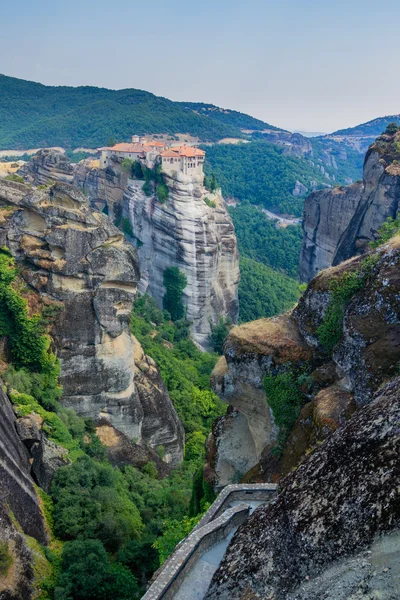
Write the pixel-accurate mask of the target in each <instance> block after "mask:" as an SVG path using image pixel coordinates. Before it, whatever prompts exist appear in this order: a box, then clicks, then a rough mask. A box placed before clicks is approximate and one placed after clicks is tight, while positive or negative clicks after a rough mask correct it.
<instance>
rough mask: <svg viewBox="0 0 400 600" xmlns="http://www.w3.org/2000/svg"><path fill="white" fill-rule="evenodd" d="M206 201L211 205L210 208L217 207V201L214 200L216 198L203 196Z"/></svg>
mask: <svg viewBox="0 0 400 600" xmlns="http://www.w3.org/2000/svg"><path fill="white" fill-rule="evenodd" d="M203 200H204V202H205V203H206V204H207V206H209V207H210V208H217V205H216V203H215V202H214V200H210V198H207V197H205V198H203Z"/></svg>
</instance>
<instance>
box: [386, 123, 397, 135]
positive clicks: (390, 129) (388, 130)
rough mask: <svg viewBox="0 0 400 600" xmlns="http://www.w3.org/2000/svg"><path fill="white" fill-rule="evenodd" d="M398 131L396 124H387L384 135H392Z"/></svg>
mask: <svg viewBox="0 0 400 600" xmlns="http://www.w3.org/2000/svg"><path fill="white" fill-rule="evenodd" d="M399 129H400V127H399V126H398V125H397V123H389V125H388V126H387V127H386V130H385V133H387V134H388V135H394V134H395V133H397V132H398V131H399Z"/></svg>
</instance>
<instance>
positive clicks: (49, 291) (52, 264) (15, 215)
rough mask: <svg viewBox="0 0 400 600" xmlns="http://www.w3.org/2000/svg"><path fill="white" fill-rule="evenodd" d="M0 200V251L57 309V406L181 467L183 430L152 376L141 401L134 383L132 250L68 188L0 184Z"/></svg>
mask: <svg viewBox="0 0 400 600" xmlns="http://www.w3.org/2000/svg"><path fill="white" fill-rule="evenodd" d="M0 200H1V202H2V204H3V205H4V208H3V212H2V214H3V222H2V223H1V224H0V243H1V245H5V246H7V247H9V248H10V250H11V252H12V254H13V255H14V256H15V257H16V258H17V259H18V261H20V262H21V272H22V276H23V277H24V279H25V281H26V282H27V283H28V284H29V286H30V287H31V288H33V289H34V290H36V292H38V294H40V296H41V297H42V298H45V299H48V300H51V301H53V302H54V301H57V304H58V307H59V313H58V315H57V318H55V319H53V324H52V328H51V335H52V338H53V340H54V345H55V348H56V351H57V354H58V357H59V359H60V363H61V383H62V386H63V398H62V401H63V404H64V405H65V406H68V407H71V408H74V409H75V410H76V411H77V412H78V414H80V415H83V416H87V417H92V418H94V419H97V418H99V417H103V418H106V419H108V420H109V421H110V423H111V424H112V425H114V426H115V427H116V428H117V429H118V430H120V431H122V432H123V433H125V434H126V435H128V436H129V437H131V438H135V439H137V440H138V443H139V444H140V443H141V442H142V441H143V443H145V444H147V443H148V444H149V445H150V446H157V445H159V444H162V445H163V446H164V447H165V449H166V451H165V460H166V461H169V462H170V463H171V464H172V465H174V464H177V463H178V462H180V460H181V459H182V448H183V433H182V427H181V425H180V422H179V419H178V417H177V415H176V413H175V410H174V408H173V405H172V403H171V400H170V398H169V396H168V393H167V391H166V389H165V387H162V386H161V378H160V376H159V374H158V371H157V369H156V368H155V367H154V366H153V369H154V371H155V372H156V374H154V373H153V374H152V377H153V380H156V384H155V386H154V388H153V389H150V388H151V383H150V382H149V394H148V397H146V396H145V395H143V394H142V395H140V391H139V390H140V388H139V389H137V388H136V385H135V381H134V370H135V364H134V351H135V349H134V339H133V337H132V335H131V333H130V330H129V321H130V314H131V309H132V303H133V300H134V298H135V295H136V286H137V282H138V279H139V268H138V261H137V254H136V250H135V249H134V248H133V247H132V246H131V245H129V244H127V243H126V242H125V241H124V237H123V235H122V234H121V232H120V231H119V230H118V229H117V228H116V227H114V226H113V225H112V224H111V223H110V221H109V219H108V218H107V216H106V215H104V214H102V213H100V212H97V211H93V210H92V209H90V208H89V206H88V204H87V199H86V197H85V196H84V195H83V194H82V193H81V192H79V191H78V190H77V189H76V188H75V187H73V186H70V185H68V184H61V183H58V184H55V185H53V186H51V187H50V188H49V189H47V190H30V189H29V188H27V187H26V186H24V185H21V184H16V183H13V182H0ZM157 376H158V380H157ZM160 390H161V391H160ZM152 392H153V393H154V394H156V396H157V397H156V399H154V398H153V397H152ZM150 406H151V408H150ZM157 429H158V430H159V432H158V431H156V432H155V430H157Z"/></svg>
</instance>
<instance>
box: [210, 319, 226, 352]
mask: <svg viewBox="0 0 400 600" xmlns="http://www.w3.org/2000/svg"><path fill="white" fill-rule="evenodd" d="M231 326H232V321H231V319H230V318H229V317H228V318H227V319H224V318H223V317H220V318H219V321H218V323H217V325H212V324H211V334H210V338H209V340H210V344H211V346H212V348H213V350H214V352H216V353H217V354H222V351H223V346H224V341H225V339H226V337H227V335H228V333H229V329H230V328H231Z"/></svg>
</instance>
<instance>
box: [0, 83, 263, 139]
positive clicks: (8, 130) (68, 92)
mask: <svg viewBox="0 0 400 600" xmlns="http://www.w3.org/2000/svg"><path fill="white" fill-rule="evenodd" d="M0 114H1V116H2V118H1V123H0V140H1V142H0V149H7V148H16V149H19V148H22V149H24V148H38V147H45V146H58V145H62V146H63V147H66V148H78V147H85V148H98V147H100V146H103V145H104V144H105V143H107V141H114V142H115V140H118V141H123V140H126V141H128V140H130V136H131V135H132V132H135V133H137V134H138V135H147V134H151V133H167V134H172V135H173V134H176V133H177V132H187V133H189V134H190V135H193V136H198V137H199V138H200V139H201V140H203V141H217V140H219V139H221V138H224V137H232V136H233V137H242V135H243V134H242V133H241V131H240V128H239V126H237V125H236V124H235V120H236V119H235V117H233V118H231V119H230V122H229V119H228V118H225V119H222V120H221V119H218V118H209V116H203V115H202V114H198V113H196V112H195V111H193V110H188V109H187V108H185V107H184V106H182V105H181V104H180V103H178V102H172V101H171V100H168V99H166V98H161V97H158V96H154V95H153V94H150V93H149V92H145V91H142V90H136V89H125V90H108V89H105V88H96V87H89V86H85V87H78V88H73V87H66V86H58V87H50V86H44V85H41V84H39V83H34V82H31V81H24V80H22V79H15V78H13V77H6V76H5V75H0ZM247 119H251V117H247ZM110 138H113V139H110Z"/></svg>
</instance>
